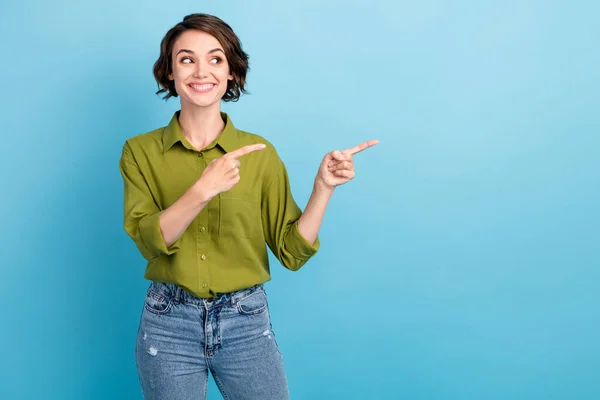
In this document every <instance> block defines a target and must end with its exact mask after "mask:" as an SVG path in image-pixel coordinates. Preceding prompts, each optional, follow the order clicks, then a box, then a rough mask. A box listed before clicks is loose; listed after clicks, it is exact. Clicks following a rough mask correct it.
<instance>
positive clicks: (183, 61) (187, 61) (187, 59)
mask: <svg viewBox="0 0 600 400" xmlns="http://www.w3.org/2000/svg"><path fill="white" fill-rule="evenodd" d="M179 62H180V63H182V64H190V63H191V62H192V59H191V58H190V57H183V58H182V59H181V60H179Z"/></svg>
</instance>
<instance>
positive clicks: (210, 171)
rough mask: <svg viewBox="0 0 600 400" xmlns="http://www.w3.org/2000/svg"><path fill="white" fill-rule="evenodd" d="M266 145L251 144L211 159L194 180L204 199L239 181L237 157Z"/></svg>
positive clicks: (238, 161) (208, 198) (223, 190)
mask: <svg viewBox="0 0 600 400" xmlns="http://www.w3.org/2000/svg"><path fill="white" fill-rule="evenodd" d="M266 147H267V146H266V145H264V144H262V143H258V144H251V145H248V146H244V147H240V148H239V149H237V150H234V151H231V152H229V153H227V154H225V155H223V156H221V157H219V158H217V159H214V160H212V161H211V162H210V163H209V164H208V166H207V167H206V169H205V170H204V172H202V176H200V179H198V181H197V182H196V183H197V185H198V188H199V189H200V190H201V191H202V194H203V197H204V200H205V201H209V200H210V199H212V198H213V197H215V196H216V195H218V194H219V193H223V192H226V191H228V190H230V189H231V188H232V187H234V186H235V185H236V184H237V183H238V182H239V181H240V169H239V168H240V160H238V158H240V157H242V156H244V155H246V154H249V153H252V152H254V151H258V150H263V149H264V148H266Z"/></svg>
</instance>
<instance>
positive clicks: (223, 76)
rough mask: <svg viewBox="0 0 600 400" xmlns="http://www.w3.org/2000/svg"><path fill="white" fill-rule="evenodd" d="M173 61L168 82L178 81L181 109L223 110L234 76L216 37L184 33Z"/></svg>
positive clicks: (192, 31) (175, 50) (176, 48)
mask: <svg viewBox="0 0 600 400" xmlns="http://www.w3.org/2000/svg"><path fill="white" fill-rule="evenodd" d="M171 61H172V65H173V71H172V73H171V74H170V75H169V79H170V80H174V81H175V90H176V91H177V94H178V95H179V97H180V99H181V107H182V109H183V108H184V107H185V108H197V107H203V108H207V107H220V101H221V97H223V95H224V94H225V92H226V91H227V82H228V81H229V80H232V79H233V76H232V75H231V74H230V73H229V65H228V63H227V59H226V58H225V52H224V51H223V46H221V43H219V41H218V40H217V39H216V38H215V37H214V36H211V35H210V34H208V33H206V32H202V31H198V30H188V31H185V32H183V33H182V34H181V35H180V36H179V37H178V38H177V40H176V41H175V44H174V46H173V53H172V55H171Z"/></svg>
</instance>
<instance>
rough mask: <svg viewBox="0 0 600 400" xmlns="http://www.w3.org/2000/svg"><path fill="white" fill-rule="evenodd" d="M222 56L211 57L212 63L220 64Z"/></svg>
mask: <svg viewBox="0 0 600 400" xmlns="http://www.w3.org/2000/svg"><path fill="white" fill-rule="evenodd" d="M221 61H222V60H221V57H213V58H211V59H210V63H211V64H220V63H221Z"/></svg>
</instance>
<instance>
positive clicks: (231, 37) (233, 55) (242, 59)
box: [153, 14, 250, 102]
mask: <svg viewBox="0 0 600 400" xmlns="http://www.w3.org/2000/svg"><path fill="white" fill-rule="evenodd" d="M191 29H195V30H199V31H202V32H206V33H208V34H209V35H212V36H214V37H215V38H216V39H217V40H218V41H219V43H221V46H223V50H224V52H225V58H227V63H228V65H229V73H230V74H231V75H233V80H230V81H227V90H226V91H225V94H224V95H223V97H222V98H221V100H223V101H234V102H235V101H238V100H239V98H240V96H241V95H242V93H246V89H245V87H244V86H245V84H246V74H247V72H248V70H249V69H250V67H249V65H248V54H246V53H245V52H244V50H242V43H241V41H240V39H239V38H238V37H237V35H236V34H235V32H233V29H231V27H230V26H229V25H228V24H227V23H225V22H224V21H223V20H221V19H220V18H218V17H215V16H214V15H209V14H190V15H187V16H185V17H184V18H183V21H181V22H180V23H178V24H177V25H175V26H174V27H173V28H171V29H170V30H169V31H168V32H167V34H166V35H165V37H164V38H163V39H162V41H161V43H160V55H159V57H158V60H156V62H155V63H154V68H153V72H154V79H156V83H158V86H159V88H160V90H159V91H158V92H156V94H160V93H165V92H166V93H167V94H166V95H165V96H164V97H163V99H165V100H168V99H169V98H170V97H177V96H178V95H177V91H176V90H175V83H174V82H173V81H172V80H169V75H170V74H171V73H172V68H173V65H172V62H173V61H172V53H173V46H174V45H175V41H176V40H177V38H178V37H179V36H180V35H181V34H182V33H183V32H185V31H188V30H191Z"/></svg>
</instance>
